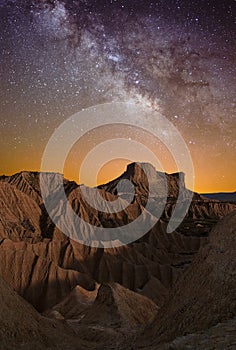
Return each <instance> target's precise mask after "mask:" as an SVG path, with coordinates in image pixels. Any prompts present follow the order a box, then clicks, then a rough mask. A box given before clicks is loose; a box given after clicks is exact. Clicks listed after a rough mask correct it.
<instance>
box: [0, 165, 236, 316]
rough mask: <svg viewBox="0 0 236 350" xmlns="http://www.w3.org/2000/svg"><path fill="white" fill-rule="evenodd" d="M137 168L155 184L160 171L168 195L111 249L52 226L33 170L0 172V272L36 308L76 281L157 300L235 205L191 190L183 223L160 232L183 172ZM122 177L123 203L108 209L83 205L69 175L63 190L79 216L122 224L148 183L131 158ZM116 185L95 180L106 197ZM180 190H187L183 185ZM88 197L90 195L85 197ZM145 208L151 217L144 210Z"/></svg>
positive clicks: (140, 207) (138, 207) (137, 208)
mask: <svg viewBox="0 0 236 350" xmlns="http://www.w3.org/2000/svg"><path fill="white" fill-rule="evenodd" d="M144 168H145V170H146V172H147V173H148V174H149V176H150V177H151V179H152V182H153V183H154V184H155V182H157V189H158V191H159V190H160V189H161V187H160V183H161V181H162V180H163V177H164V176H166V179H167V184H168V200H167V203H166V206H165V209H164V212H163V215H162V218H161V220H160V221H159V222H158V223H157V224H156V225H155V226H154V227H153V229H152V230H151V231H150V232H149V233H148V234H146V235H145V236H144V237H142V238H141V239H139V240H138V241H136V242H134V243H132V244H129V245H126V246H122V247H119V248H112V249H111V248H110V249H101V248H91V247H88V246H83V245H81V244H79V243H77V242H75V241H73V240H71V239H69V238H68V237H65V236H64V235H63V234H62V233H61V232H60V231H59V230H58V229H57V228H56V227H55V226H54V224H53V223H52V222H51V220H50V219H49V217H48V215H47V213H46V211H45V208H44V207H43V205H42V198H41V195H40V186H39V174H38V173H30V172H23V173H19V174H15V175H13V176H11V177H1V178H0V194H1V196H0V198H1V204H2V205H1V207H0V215H1V216H0V218H1V220H0V275H2V276H3V277H4V279H5V280H6V281H7V282H8V283H9V284H10V285H11V286H12V287H13V288H14V289H15V290H16V291H17V292H19V293H20V295H22V296H24V297H25V298H26V299H27V300H28V301H30V302H31V303H32V304H33V305H34V306H35V307H36V308H37V309H38V310H40V311H43V310H46V309H48V308H51V307H52V306H53V305H55V304H57V303H59V302H60V301H61V300H62V299H63V298H65V297H66V296H67V295H68V293H69V292H70V291H71V290H72V289H73V288H74V287H76V286H77V285H80V286H81V287H82V288H84V289H87V290H90V291H91V290H94V289H95V286H96V282H97V283H106V282H112V281H113V282H117V283H119V284H121V285H123V286H124V287H125V288H129V289H131V290H133V291H136V292H138V293H140V294H141V295H144V296H145V295H146V296H148V297H150V298H151V299H152V300H153V301H155V303H157V305H158V306H162V305H163V303H164V301H165V299H166V297H167V295H168V291H169V289H170V288H171V287H172V286H173V285H174V283H175V281H176V280H177V279H178V277H179V276H180V275H181V274H182V272H183V271H184V270H185V268H186V267H188V266H189V265H190V264H191V261H192V259H193V257H194V255H195V254H196V252H197V251H198V250H199V248H200V247H201V246H202V245H204V244H205V243H206V242H207V235H208V232H209V230H210V228H211V227H212V225H213V224H214V223H216V222H217V221H218V220H219V219H220V218H221V217H222V216H224V215H226V214H227V213H229V212H230V211H232V210H234V209H235V205H233V204H229V203H222V202H219V201H212V200H207V199H204V198H202V197H201V196H200V195H198V194H194V196H193V202H192V204H191V206H190V209H189V213H188V215H187V217H186V219H185V221H184V223H183V224H182V225H181V226H180V227H179V228H178V230H177V231H176V232H173V233H172V234H167V233H166V227H167V223H168V220H169V218H170V216H171V214H172V212H173V208H174V205H175V201H176V197H177V196H178V192H179V187H180V186H182V187H183V188H184V189H185V186H184V182H183V175H181V174H172V175H165V174H163V173H157V172H156V171H155V169H154V168H153V167H152V166H150V165H147V164H145V165H144ZM45 176H49V177H50V179H53V178H55V177H56V175H55V174H48V175H47V174H46V175H45ZM122 177H123V178H125V179H129V180H131V181H132V183H133V184H134V187H135V190H136V194H137V195H136V197H135V199H134V201H133V203H132V204H131V205H130V206H128V207H127V209H125V210H124V211H122V212H119V213H116V214H105V213H102V212H97V211H96V210H95V209H93V208H91V206H89V205H88V204H87V203H86V201H85V200H84V198H83V196H82V193H81V189H80V187H79V186H77V185H76V184H75V183H74V182H69V181H67V180H64V186H65V192H66V193H67V196H68V200H69V202H70V203H71V205H72V207H73V209H74V211H75V212H76V213H77V214H78V215H79V216H80V217H81V218H82V219H84V220H85V221H89V222H90V223H92V224H94V225H97V226H105V227H116V226H119V225H122V224H123V225H124V224H126V223H128V222H131V221H132V220H134V219H135V218H136V217H137V216H138V215H140V213H141V212H142V211H144V210H145V209H144V205H145V201H146V198H147V193H148V192H147V191H148V184H147V182H146V180H145V174H144V172H143V171H142V169H141V170H140V166H139V165H137V164H131V165H130V166H128V168H127V171H126V172H125V174H123V175H122V176H121V178H122ZM160 179H161V180H160ZM50 181H51V180H50ZM117 184H118V180H114V181H113V182H111V183H109V184H107V185H104V186H101V187H100V191H101V195H102V196H103V197H104V198H105V199H107V200H114V199H116V198H117V197H116V190H117ZM55 186H56V184H55ZM55 188H56V187H55ZM158 191H157V194H156V197H155V196H154V197H153V198H152V201H153V205H154V206H155V205H158V203H159V201H160V196H159V194H158V193H159V192H158ZM88 192H89V193H90V192H91V191H90V190H88ZM184 193H186V195H188V193H189V191H188V190H185V192H184ZM93 200H94V201H95V200H96V199H95V198H94V197H92V198H91V201H93ZM183 200H184V198H183ZM145 215H146V216H145V217H146V218H147V219H150V218H151V214H150V213H148V212H146V214H145ZM65 224H70V223H65ZM81 230H82V228H81Z"/></svg>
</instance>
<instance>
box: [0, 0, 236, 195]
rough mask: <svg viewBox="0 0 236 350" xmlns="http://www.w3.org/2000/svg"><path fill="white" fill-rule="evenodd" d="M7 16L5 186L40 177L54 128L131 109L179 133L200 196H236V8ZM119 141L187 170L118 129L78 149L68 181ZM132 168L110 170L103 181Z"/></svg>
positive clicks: (143, 4) (80, 4)
mask: <svg viewBox="0 0 236 350" xmlns="http://www.w3.org/2000/svg"><path fill="white" fill-rule="evenodd" d="M0 15H1V18H0V26H1V35H0V62H1V66H0V77H1V89H0V95H1V97H0V101H1V110H0V125H1V141H0V142H1V147H0V174H12V173H14V172H17V171H21V170H38V169H39V168H40V160H41V156H42V153H43V150H44V147H45V145H46V144H47V141H48V139H49V138H50V136H51V134H52V133H53V131H54V130H55V128H56V127H58V126H59V125H60V124H61V123H62V122H63V121H64V120H65V119H66V118H68V117H69V116H71V115H72V114H74V113H76V112H78V111H80V110H81V109H82V108H87V107H90V106H93V105H97V104H101V103H104V102H112V101H127V100H131V101H134V102H135V103H142V104H146V105H147V106H150V107H151V108H153V109H154V110H158V111H160V112H161V113H162V114H163V115H164V116H166V117H167V118H168V119H169V120H170V121H171V122H172V123H173V124H174V125H175V126H176V127H177V129H178V130H179V131H180V133H181V134H182V136H183V138H184V140H185V142H186V143H187V145H188V146H189V150H190V152H191V154H192V158H193V162H194V166H195V174H196V190H198V191H200V192H214V191H234V190H235V189H236V183H235V171H236V158H235V157H234V156H235V148H236V143H235V135H236V115H235V86H236V81H235V80H236V78H235V77H236V74H235V73H236V72H235V62H236V60H235V36H236V31H235V1H233V0H227V1H203V0H199V1H192V0H182V1H181V0H179V1H173V0H169V1H167V0H165V1H148V0H145V1H133V0H131V1H129V0H127V1H119V0H117V1H115V0H113V1H112V0H110V1H106V0H104V1H96V0H95V1H89V0H80V1H78V0H76V1H74V0H71V1H69V0H65V1H61V0H58V1H53V0H51V1H47V0H38V1H37V0H35V1H33V0H32V1H21V0H5V1H4V0H0ZM111 122H112V121H111ZM112 132H113V134H114V135H118V136H120V135H125V136H127V137H130V136H131V137H132V138H135V139H137V140H141V141H142V142H144V141H145V139H146V141H147V142H146V143H147V144H148V145H149V147H150V148H153V149H155V152H156V153H157V155H158V156H159V157H160V159H161V160H162V161H163V164H164V168H165V170H166V171H168V172H172V171H175V170H176V169H175V167H174V165H173V164H172V163H171V161H170V160H169V158H168V156H167V155H165V152H164V151H163V148H162V146H161V145H159V144H158V142H157V143H156V144H155V141H153V140H152V139H151V138H150V139H147V137H146V136H147V135H146V136H145V135H143V134H142V133H141V132H140V134H139V132H138V131H134V130H133V131H132V132H131V135H129V132H128V131H127V130H118V129H113V130H111V129H108V128H107V129H104V130H100V131H98V132H96V133H95V132H94V133H93V132H91V133H90V134H89V135H87V136H86V137H84V138H83V139H82V140H80V141H79V142H78V144H77V146H75V148H74V149H73V150H72V152H71V154H70V156H69V158H68V162H67V163H68V164H67V168H66V169H65V175H66V176H67V177H70V178H76V176H77V173H78V167H79V164H80V162H81V159H82V158H83V157H84V156H85V154H86V152H87V151H88V150H89V149H91V148H92V147H93V146H94V145H95V144H96V143H97V142H100V141H102V140H104V139H106V138H108V137H110V136H111V133H112ZM124 165H125V161H124V162H122V161H119V162H117V164H116V166H114V164H113V165H111V166H110V167H109V166H108V167H106V169H105V170H106V173H105V170H104V171H103V174H101V177H100V181H103V180H104V181H105V180H108V178H112V177H114V176H116V175H117V174H118V173H119V172H122V171H123V167H124ZM87 183H88V184H89V178H88V181H87Z"/></svg>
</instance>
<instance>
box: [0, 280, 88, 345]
mask: <svg viewBox="0 0 236 350" xmlns="http://www.w3.org/2000/svg"><path fill="white" fill-rule="evenodd" d="M0 310H1V312H0V349H4V350H15V349H19V348H21V349H24V350H31V349H38V350H41V349H55V350H56V349H66V348H67V347H66V346H68V344H70V345H71V348H75V346H78V345H79V346H80V349H85V348H86V347H85V345H83V343H82V342H81V341H80V340H79V338H78V337H77V338H75V334H74V332H73V331H72V330H71V329H70V328H69V327H68V326H67V325H66V324H65V323H60V322H57V321H56V320H53V321H52V320H48V319H46V318H44V317H42V316H41V315H40V314H39V313H38V312H37V311H36V310H35V309H34V308H33V307H32V306H31V305H29V304H28V303H27V302H26V301H25V300H23V299H22V298H21V297H20V296H19V295H17V294H16V293H15V292H14V291H13V290H12V289H11V288H9V287H8V286H7V285H6V283H5V282H4V281H3V280H2V278H0Z"/></svg>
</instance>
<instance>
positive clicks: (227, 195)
mask: <svg viewBox="0 0 236 350" xmlns="http://www.w3.org/2000/svg"><path fill="white" fill-rule="evenodd" d="M202 196H204V197H207V198H210V199H216V200H219V201H227V202H236V192H219V193H204V194H202Z"/></svg>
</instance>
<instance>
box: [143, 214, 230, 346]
mask: <svg viewBox="0 0 236 350" xmlns="http://www.w3.org/2000/svg"><path fill="white" fill-rule="evenodd" d="M235 250H236V212H232V213H231V214H229V215H228V216H227V217H225V218H224V219H223V220H222V221H220V222H219V223H218V225H216V227H215V228H214V229H213V230H212V232H211V234H210V238H209V244H208V245H207V246H205V247H203V248H202V249H201V250H200V252H199V253H198V254H197V256H196V259H195V260H194V262H193V263H192V265H191V267H190V268H189V269H188V270H187V271H186V272H185V273H184V274H183V275H182V276H181V278H180V279H179V281H178V282H177V283H176V285H175V287H174V289H173V292H172V293H171V295H170V297H169V299H168V301H167V302H166V303H165V305H164V307H163V308H162V309H161V310H159V312H158V315H157V317H156V319H155V320H154V322H153V324H152V325H151V327H149V328H147V329H146V331H145V332H144V333H143V335H142V337H141V338H140V340H139V345H140V348H145V349H146V348H147V349H149V347H148V346H150V349H152V348H153V349H156V348H157V346H158V344H160V343H163V342H167V341H170V340H171V339H175V338H176V337H180V336H183V335H186V334H189V333H195V332H198V331H202V330H206V329H208V328H210V327H212V326H214V325H216V324H218V323H221V322H224V321H226V320H228V319H231V318H232V317H234V316H236V298H235V295H236V274H235V271H236V255H235ZM149 339H151V341H149Z"/></svg>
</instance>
